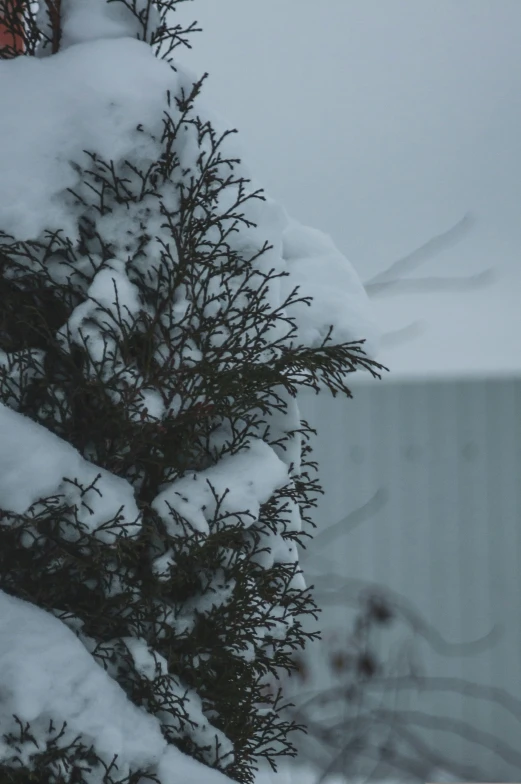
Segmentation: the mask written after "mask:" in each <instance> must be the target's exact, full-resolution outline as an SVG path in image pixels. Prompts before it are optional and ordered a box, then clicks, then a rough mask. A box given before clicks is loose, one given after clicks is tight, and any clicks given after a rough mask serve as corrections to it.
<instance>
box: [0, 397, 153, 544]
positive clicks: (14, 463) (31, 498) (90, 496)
mask: <svg viewBox="0 0 521 784" xmlns="http://www.w3.org/2000/svg"><path fill="white" fill-rule="evenodd" d="M98 477H99V478H98ZM96 479H97V481H95V480H96ZM66 480H69V481H66ZM74 480H76V482H77V483H79V484H75V483H73V482H74ZM94 482H95V486H94V487H92V485H93V483H94ZM82 488H84V489H86V488H92V489H89V490H87V492H83V491H82ZM51 496H52V497H55V496H61V497H62V499H61V500H62V501H65V502H66V503H67V504H68V505H71V506H73V507H75V510H76V512H75V514H76V519H77V520H78V521H79V522H80V523H81V524H82V525H83V528H84V530H85V531H86V532H89V533H93V532H95V531H96V530H97V529H98V528H99V527H100V526H102V525H103V524H104V523H107V522H109V521H111V520H113V519H115V518H117V517H119V525H122V526H123V525H124V526H125V530H126V532H127V534H128V535H133V534H137V533H138V532H139V525H140V523H139V512H138V508H137V505H136V501H135V498H134V491H133V489H132V487H131V485H130V484H129V483H128V482H127V481H125V479H122V478H121V477H118V476H115V475H114V474H111V473H110V472H109V471H106V470H104V469H102V468H99V467H98V466H96V465H94V464H93V463H90V462H88V461H87V460H85V459H84V458H83V457H82V456H81V455H80V454H79V452H78V451H77V450H76V449H74V448H73V447H72V446H71V445H70V444H68V443H67V442H66V441H63V440H62V439H61V438H58V436H56V435H54V434H53V433H51V432H50V431H49V430H47V429H46V428H44V427H42V426H41V425H38V424H36V423H35V422H33V421H32V420H31V419H29V418H28V417H26V416H23V415H22V414H19V413H18V412H16V411H12V410H11V409H10V408H8V407H7V406H5V405H3V404H2V403H0V509H1V510H3V511H7V512H14V513H15V514H26V513H27V512H29V510H30V509H31V507H33V505H35V504H37V502H38V501H39V500H41V499H44V498H50V497H51ZM70 534H71V535H73V534H74V527H73V526H71V529H70ZM98 536H99V537H100V538H103V539H104V540H105V541H109V542H110V541H111V540H112V538H113V534H112V533H111V532H108V531H103V530H100V531H99V532H98Z"/></svg>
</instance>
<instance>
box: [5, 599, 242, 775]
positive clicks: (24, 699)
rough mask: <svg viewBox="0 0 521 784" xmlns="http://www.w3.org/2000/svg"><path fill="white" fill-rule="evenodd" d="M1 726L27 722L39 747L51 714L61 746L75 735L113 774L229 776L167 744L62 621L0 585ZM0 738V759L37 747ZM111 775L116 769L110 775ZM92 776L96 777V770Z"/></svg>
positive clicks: (8, 760) (23, 756) (24, 755)
mask: <svg viewBox="0 0 521 784" xmlns="http://www.w3.org/2000/svg"><path fill="white" fill-rule="evenodd" d="M0 697H1V698H0V726H1V727H2V733H3V735H4V736H5V735H6V734H8V733H10V732H12V733H13V734H15V735H16V734H17V723H16V721H15V719H14V716H17V717H18V718H19V719H20V720H21V721H22V722H30V723H31V731H32V734H33V735H34V736H35V739H36V740H37V741H38V743H39V746H40V748H39V750H40V751H43V750H44V747H45V740H46V738H47V737H48V736H49V730H48V728H49V720H51V719H52V720H53V721H54V724H55V727H56V726H57V728H58V729H59V728H60V727H61V724H62V723H63V722H66V723H67V727H66V730H65V733H64V734H63V736H62V737H61V738H60V740H59V741H58V745H59V746H61V747H65V746H67V745H68V744H70V743H71V742H72V741H73V740H74V739H75V738H76V737H77V736H78V735H80V736H81V739H82V742H83V743H84V744H85V745H87V746H89V745H90V744H92V745H93V746H94V749H95V751H96V752H97V753H98V755H99V756H100V757H101V758H102V759H103V760H104V761H105V762H106V763H107V764H108V763H110V762H111V761H112V759H113V757H114V755H116V754H117V755H118V756H117V765H118V770H117V777H119V778H121V779H124V778H125V777H126V776H128V774H129V772H131V771H133V770H138V769H139V770H147V771H150V772H156V773H157V775H158V776H159V779H160V781H161V784H202V782H205V784H219V783H221V784H225V782H227V781H229V779H228V778H227V777H226V776H223V775H222V774H221V773H218V772H217V771H215V770H212V769H210V768H207V767H206V766H204V765H202V764H201V763H199V762H196V761H195V760H193V759H192V758H191V757H187V756H186V755H184V754H182V753H181V752H180V751H179V750H178V749H176V748H175V747H173V746H169V745H167V742H166V740H165V739H164V737H163V735H162V733H161V729H160V725H159V721H158V720H157V719H156V718H154V717H153V716H151V715H149V714H147V713H145V712H144V711H142V710H141V709H140V708H138V707H137V706H136V705H134V704H133V703H132V702H131V701H130V700H129V699H128V698H127V696H126V695H125V693H124V691H123V689H122V688H121V687H120V686H119V685H118V684H117V683H116V682H115V681H114V680H113V679H112V678H111V677H110V676H109V675H108V674H107V673H106V672H105V670H104V669H103V668H102V667H100V666H98V665H97V664H96V663H95V660H94V659H93V658H92V656H91V655H90V654H89V653H88V651H87V650H86V649H85V647H84V646H83V645H82V643H81V642H80V641H79V640H78V638H77V637H76V636H75V634H74V633H73V632H72V631H71V630H70V629H68V628H67V627H66V626H65V625H64V624H63V623H62V622H61V621H59V620H58V619H57V618H55V617H54V616H52V615H51V614H49V613H46V612H45V611H44V610H41V609H40V608H38V607H35V606H34V605H32V604H30V603H29V602H25V601H22V600H21V599H18V598H16V597H13V596H10V595H9V594H6V593H4V592H3V591H0ZM17 746H18V748H17V749H14V748H13V747H9V746H8V745H7V744H6V743H5V742H3V741H2V742H0V763H3V764H14V757H19V759H20V761H21V763H22V764H23V765H26V766H29V767H30V758H31V756H32V755H34V753H35V752H36V751H37V749H36V748H35V745H34V743H32V742H31V741H29V740H26V741H24V742H22V743H20V744H17ZM112 775H113V777H115V775H116V774H115V772H113V773H112ZM92 780H93V782H94V781H97V780H99V771H98V776H97V777H96V773H95V772H93V779H92Z"/></svg>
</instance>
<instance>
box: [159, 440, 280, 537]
mask: <svg viewBox="0 0 521 784" xmlns="http://www.w3.org/2000/svg"><path fill="white" fill-rule="evenodd" d="M287 478H288V469H287V466H286V465H285V464H284V463H283V462H282V460H280V459H279V458H278V457H277V455H276V454H275V452H274V451H273V449H272V448H271V447H270V446H268V444H266V443H265V442H264V441H261V440H259V439H252V441H251V443H250V445H249V448H248V449H247V450H244V451H242V452H240V453H239V454H237V455H229V456H226V457H223V458H222V459H221V460H220V461H219V462H218V463H217V464H216V465H215V466H212V467H211V468H207V469H206V470H205V471H199V472H197V473H191V474H188V475H187V476H185V477H183V478H182V479H177V480H176V481H175V482H172V483H171V484H169V485H168V486H167V487H166V488H164V490H162V492H161V493H160V494H159V495H158V496H157V497H156V499H155V500H154V502H153V504H152V506H153V507H154V509H156V511H157V512H158V513H159V514H160V515H161V517H162V518H163V520H164V522H165V524H166V525H167V528H169V529H170V533H171V534H172V535H175V534H176V533H179V532H178V531H177V530H176V526H175V524H174V523H173V520H172V510H175V511H176V512H178V514H179V515H181V516H182V517H183V518H184V519H185V520H187V521H188V522H189V523H190V525H192V526H193V528H194V530H195V531H199V532H200V533H203V534H208V532H209V529H208V520H213V518H214V516H215V512H216V509H217V503H218V501H220V500H221V499H222V501H221V503H220V504H219V512H220V514H222V515H236V516H237V522H240V523H242V525H244V526H245V527H248V526H249V525H251V524H252V523H254V522H255V520H256V519H258V516H259V511H260V505H261V504H262V503H264V502H265V501H267V500H268V499H269V498H270V497H271V495H272V494H273V492H274V491H275V490H276V489H277V488H278V487H281V486H282V485H284V484H285V483H286V481H287ZM245 512H246V513H247V514H246V515H245Z"/></svg>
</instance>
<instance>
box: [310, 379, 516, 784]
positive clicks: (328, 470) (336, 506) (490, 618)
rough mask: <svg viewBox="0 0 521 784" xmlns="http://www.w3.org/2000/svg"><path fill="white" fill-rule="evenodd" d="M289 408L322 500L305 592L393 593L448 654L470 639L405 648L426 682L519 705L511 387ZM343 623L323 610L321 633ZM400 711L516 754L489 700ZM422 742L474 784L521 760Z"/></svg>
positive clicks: (344, 615)
mask: <svg viewBox="0 0 521 784" xmlns="http://www.w3.org/2000/svg"><path fill="white" fill-rule="evenodd" d="M301 408H302V415H303V416H304V417H307V418H308V419H309V420H310V422H311V423H312V424H314V425H315V426H316V427H317V429H318V430H319V437H318V440H317V443H316V450H315V453H316V456H317V458H318V460H319V462H320V465H321V471H320V475H321V481H322V484H323V486H324V489H325V491H326V496H325V499H323V500H322V501H321V502H320V506H319V512H318V513H317V521H318V522H319V531H318V534H319V535H318V538H317V539H316V541H315V543H314V544H313V545H311V546H310V554H309V556H308V557H307V560H305V569H306V571H307V573H308V575H309V580H310V581H314V577H313V576H317V575H318V577H319V582H320V583H321V585H322V588H324V586H326V587H327V586H328V585H329V586H334V580H335V575H336V577H337V582H338V584H341V583H342V581H345V580H346V579H354V578H355V579H356V578H359V579H361V580H369V581H375V582H376V583H378V584H382V585H384V586H387V587H389V588H390V589H392V590H393V591H396V592H398V593H399V594H401V595H403V596H404V597H405V598H406V602H407V604H408V605H411V606H412V607H414V608H416V609H417V611H418V612H419V613H420V614H421V616H423V617H424V618H425V619H426V620H427V621H428V623H430V624H432V626H433V627H435V629H437V630H438V631H439V633H440V635H441V636H442V637H443V638H444V639H445V640H446V641H447V642H449V643H454V644H455V643H463V642H469V641H476V640H479V639H482V640H483V641H482V643H480V644H478V645H475V646H470V647H469V648H467V649H461V648H458V647H457V646H456V647H454V646H453V647H451V646H450V645H443V644H442V642H441V641H439V646H438V647H439V650H438V651H435V650H433V649H432V647H431V646H430V645H427V644H425V642H421V637H417V639H416V640H415V644H414V646H413V647H414V649H415V650H419V651H420V653H421V656H420V658H419V663H420V665H421V666H423V665H424V667H425V670H426V674H428V675H436V676H444V677H446V676H450V677H456V678H464V679H467V680H471V681H475V682H477V683H480V684H482V685H487V686H494V687H499V688H501V689H504V690H505V691H506V692H507V694H509V695H513V696H515V697H517V698H518V699H521V599H520V597H521V489H520V487H521V379H487V380H477V379H476V380H464V381H456V380H447V381H441V380H440V381H435V382H411V383H398V382H394V383H384V382H378V381H372V382H369V383H367V384H366V383H365V382H364V383H363V384H360V383H359V384H356V385H355V399H354V400H353V401H346V400H332V399H331V398H329V397H325V396H324V397H323V398H315V397H314V396H311V395H310V396H304V397H303V399H302V402H301ZM376 491H380V503H378V499H377V501H376V502H373V503H374V504H375V507H376V508H375V510H374V511H373V513H372V514H369V515H368V516H367V519H365V520H362V521H361V522H358V524H356V525H355V526H354V527H353V528H352V530H349V531H347V530H346V527H347V526H348V525H349V521H347V522H346V523H344V524H343V525H342V524H341V525H340V526H337V528H340V529H341V530H340V535H339V536H336V537H334V538H332V537H330V538H329V541H328V535H327V534H325V535H323V536H322V541H321V536H320V534H321V533H322V532H323V531H325V530H327V527H328V526H331V525H334V524H335V523H338V522H339V521H341V520H343V519H345V518H346V516H347V515H349V513H350V512H352V511H353V510H356V509H357V508H359V507H362V506H363V505H364V504H366V503H367V502H368V501H369V500H370V499H371V498H372V497H373V496H374V494H375V492H376ZM362 517H363V515H362ZM342 529H343V530H342ZM330 600H331V596H329V601H330ZM349 617H350V615H349V611H348V609H347V607H346V605H345V604H344V605H342V603H341V602H340V604H338V603H337V605H336V607H335V609H333V607H332V605H331V604H327V606H326V612H325V613H324V616H323V618H322V625H323V626H325V627H326V632H328V631H329V632H331V630H332V629H333V630H334V629H335V628H336V629H338V628H339V627H345V626H346V624H347V623H348V618H349ZM412 636H413V635H411V637H412ZM416 643H417V644H416ZM463 653H465V654H466V655H462V654H463ZM324 677H325V676H324ZM411 707H414V708H415V709H419V710H426V711H427V712H429V713H437V714H439V715H446V716H448V717H449V718H455V719H461V720H463V721H465V722H468V723H470V724H471V725H472V726H473V727H474V728H475V729H476V730H477V731H480V732H483V733H490V734H491V735H492V736H494V737H495V738H498V739H499V740H500V741H503V742H505V743H509V744H510V745H512V746H513V747H514V749H517V750H518V751H520V752H521V719H516V720H515V719H513V717H512V716H510V715H509V713H508V712H507V711H506V710H504V709H502V708H499V707H497V706H496V707H495V706H494V705H493V704H492V703H491V702H490V701H487V700H484V699H474V698H471V697H470V696H466V697H464V696H461V694H458V693H457V692H452V693H451V692H450V691H449V692H447V693H439V694H435V695H434V694H430V693H427V692H425V693H424V694H423V695H422V696H419V697H414V695H413V702H412V703H411ZM520 716H521V709H520ZM429 738H430V740H431V741H432V742H433V744H434V746H435V747H437V748H438V749H439V750H440V751H442V752H447V753H449V754H451V755H452V757H453V758H454V759H455V760H456V761H457V762H459V763H460V764H463V763H464V764H467V765H470V764H472V765H474V766H478V768H479V770H481V771H483V773H484V779H483V778H482V780H487V779H488V780H489V781H506V780H510V781H512V780H517V781H519V780H521V779H520V778H519V776H520V775H521V755H518V756H517V757H515V756H514V757H511V758H510V760H509V761H507V760H506V759H504V758H503V757H504V756H505V754H506V752H505V750H504V749H503V750H502V749H501V748H500V746H497V750H498V751H499V752H500V754H496V753H493V752H487V751H485V750H484V749H483V748H478V747H477V746H476V744H474V743H468V742H465V741H461V740H457V739H456V738H455V737H454V736H451V734H449V733H447V732H444V731H441V732H439V733H437V734H432V733H431V735H430V736H429Z"/></svg>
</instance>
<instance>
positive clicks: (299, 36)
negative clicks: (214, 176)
mask: <svg viewBox="0 0 521 784" xmlns="http://www.w3.org/2000/svg"><path fill="white" fill-rule="evenodd" d="M181 8H182V11H180V12H178V14H179V18H182V19H186V18H190V19H191V18H196V19H197V20H198V21H199V22H200V23H201V24H202V26H203V27H204V32H203V33H200V34H198V35H197V36H194V38H193V44H194V48H193V51H192V52H190V53H188V54H186V55H183V61H184V62H185V63H186V64H188V65H189V66H190V67H191V68H192V69H194V70H196V71H201V70H203V69H204V70H208V71H209V72H210V80H209V82H208V84H207V88H206V101H207V102H208V103H210V104H211V105H212V106H213V107H215V108H217V110H218V111H219V113H220V114H221V115H222V116H224V117H226V118H227V120H229V123H230V126H235V127H237V128H238V129H239V131H240V134H241V138H242V143H243V146H244V148H245V150H246V156H245V157H246V158H247V162H248V164H249V166H250V168H251V169H252V170H253V171H254V173H255V174H256V176H257V177H258V178H259V179H260V180H261V181H262V182H263V184H264V186H265V188H266V190H267V191H268V192H269V193H270V194H271V195H272V196H274V197H275V198H277V199H279V200H280V201H281V202H282V203H283V204H284V206H285V207H286V209H287V210H288V212H290V213H291V214H292V215H294V216H295V217H296V218H298V219H299V220H301V221H303V222H306V223H308V224H310V225H313V226H316V227H317V228H320V229H322V230H324V231H326V232H327V233H329V234H331V236H332V237H333V238H334V240H335V242H336V243H337V245H338V246H339V248H340V249H341V250H342V251H343V253H345V255H346V256H347V257H348V258H349V259H350V260H351V261H352V263H353V264H354V265H355V267H356V269H357V270H358V272H359V274H360V276H361V278H362V279H363V280H367V279H368V278H370V277H371V276H372V275H374V274H375V273H376V272H378V271H379V270H380V269H383V268H384V267H386V266H387V265H388V264H389V263H391V262H392V261H393V260H395V259H396V258H397V257H399V256H401V255H403V254H405V253H407V252H408V251H410V250H412V249H413V248H414V247H416V246H418V245H420V244H421V243H422V242H425V241H426V240H427V239H429V237H431V236H432V235H435V234H438V233H440V232H442V231H443V230H445V229H447V228H449V227H450V226H451V225H452V224H453V223H455V222H456V221H458V220H459V219H460V218H461V217H462V216H463V215H464V214H465V213H468V212H470V213H472V214H473V216H474V218H475V223H474V225H473V226H472V228H471V229H470V230H469V231H468V232H467V234H466V235H465V236H464V237H463V238H462V239H461V241H460V242H459V243H457V244H454V245H453V246H452V247H450V248H448V249H445V250H444V251H443V252H441V253H440V254H438V255H437V256H436V257H435V258H432V259H431V260H430V261H429V262H428V263H425V264H424V265H422V267H421V268H420V269H418V271H417V272H415V273H414V274H415V275H421V274H423V275H429V276H432V275H437V274H441V275H467V274H470V273H477V272H480V271H481V270H484V269H487V268H493V269H494V271H495V282H494V283H492V284H490V285H489V286H488V287H487V288H485V289H482V290H480V291H470V292H467V293H461V292H457V293H455V292H451V293H450V294H447V293H443V294H440V293H436V294H434V293H430V294H407V295H405V294H401V295H399V296H393V297H392V298H391V297H387V298H385V299H383V298H381V299H378V300H375V312H376V314H377V317H378V319H379V320H380V322H381V324H382V326H383V327H384V329H385V330H398V329H400V328H402V327H407V326H408V325H409V324H412V323H419V324H420V325H421V329H418V331H417V333H416V334H415V335H414V336H413V337H411V338H410V339H408V340H406V341H402V342H398V343H397V344H396V345H394V346H392V347H388V348H387V349H385V350H384V357H383V358H384V359H385V361H387V363H388V364H389V366H390V367H391V369H392V370H393V371H394V372H395V373H396V374H397V375H399V374H415V375H416V374H424V373H437V374H438V373H444V372H449V373H454V372H458V371H461V372H465V373H466V372H485V371H487V370H488V369H490V371H491V372H508V371H517V372H519V373H521V347H520V343H521V45H520V35H521V0H194V2H193V3H186V4H182V5H181Z"/></svg>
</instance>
